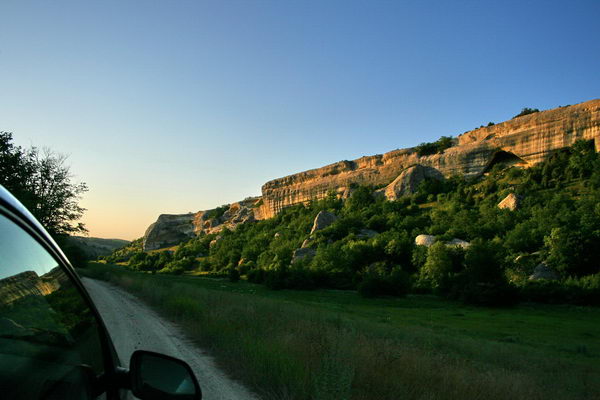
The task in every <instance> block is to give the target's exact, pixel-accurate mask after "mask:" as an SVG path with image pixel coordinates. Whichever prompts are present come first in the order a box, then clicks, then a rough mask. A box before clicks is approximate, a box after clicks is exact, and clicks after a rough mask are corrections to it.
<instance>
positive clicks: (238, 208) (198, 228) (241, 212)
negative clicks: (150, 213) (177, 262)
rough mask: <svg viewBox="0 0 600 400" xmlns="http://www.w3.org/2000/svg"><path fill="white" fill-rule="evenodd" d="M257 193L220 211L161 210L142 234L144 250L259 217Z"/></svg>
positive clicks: (157, 247)
mask: <svg viewBox="0 0 600 400" xmlns="http://www.w3.org/2000/svg"><path fill="white" fill-rule="evenodd" d="M260 201H261V198H260V197H249V198H247V199H245V200H242V201H239V202H236V203H233V204H230V205H229V206H228V208H227V210H225V211H224V212H223V213H222V214H221V213H220V212H219V209H212V210H206V211H198V212H197V213H188V214H177V215H172V214H162V215H160V216H159V217H158V219H157V220H156V222H155V223H153V224H152V225H150V226H149V227H148V229H147V230H146V233H145V235H144V245H143V248H144V250H145V251H148V250H156V249H160V248H163V247H169V246H173V245H175V244H178V243H181V242H182V241H185V240H188V239H191V238H193V237H194V236H196V235H199V234H200V233H217V232H220V231H221V230H222V229H224V228H228V229H234V228H235V227H236V226H237V225H239V224H242V223H245V222H251V221H255V220H257V219H262V218H263V216H262V214H261V208H260Z"/></svg>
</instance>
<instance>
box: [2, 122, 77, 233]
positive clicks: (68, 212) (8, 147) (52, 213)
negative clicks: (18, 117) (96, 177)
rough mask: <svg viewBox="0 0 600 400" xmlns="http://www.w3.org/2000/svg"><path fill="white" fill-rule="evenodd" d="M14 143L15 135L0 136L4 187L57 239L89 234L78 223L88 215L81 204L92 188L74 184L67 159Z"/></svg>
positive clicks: (44, 150) (5, 133)
mask: <svg viewBox="0 0 600 400" xmlns="http://www.w3.org/2000/svg"><path fill="white" fill-rule="evenodd" d="M12 139H13V138H12V133H9V132H0V184H2V185H3V186H4V187H5V188H6V189H8V190H9V191H11V192H12V193H13V195H15V196H16V197H17V198H18V199H19V200H20V201H21V202H22V203H23V205H25V207H27V208H28V209H29V211H31V213H32V214H33V215H34V216H35V217H36V218H37V219H38V220H39V221H40V222H41V223H42V225H44V227H45V228H46V229H47V230H48V231H49V232H50V233H51V234H52V235H53V236H57V235H68V234H73V233H84V232H87V230H86V228H85V226H84V225H83V224H82V223H81V222H78V220H79V219H81V217H82V216H83V213H84V212H85V209H84V208H83V207H81V206H79V200H80V198H81V195H82V194H83V193H85V192H87V190H88V188H87V185H86V184H85V183H83V182H78V183H77V182H73V174H71V171H70V168H69V166H68V165H66V160H67V157H66V156H65V155H62V154H57V153H54V152H53V151H51V150H49V149H43V150H40V149H38V148H37V147H31V148H29V149H23V148H22V147H20V146H15V145H14V144H13V143H12Z"/></svg>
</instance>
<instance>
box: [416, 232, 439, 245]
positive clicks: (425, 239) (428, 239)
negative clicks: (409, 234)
mask: <svg viewBox="0 0 600 400" xmlns="http://www.w3.org/2000/svg"><path fill="white" fill-rule="evenodd" d="M434 243H435V236H433V235H419V236H417V237H416V238H415V244H416V245H417V246H427V247H429V246H431V245H432V244H434Z"/></svg>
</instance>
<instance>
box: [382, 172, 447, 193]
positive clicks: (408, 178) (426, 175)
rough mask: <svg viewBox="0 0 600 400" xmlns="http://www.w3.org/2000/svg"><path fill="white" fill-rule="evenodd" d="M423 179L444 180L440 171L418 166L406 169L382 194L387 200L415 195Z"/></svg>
mask: <svg viewBox="0 0 600 400" xmlns="http://www.w3.org/2000/svg"><path fill="white" fill-rule="evenodd" d="M425 179H437V180H442V179H444V175H442V173H441V172H440V171H438V170H437V169H435V168H432V167H426V166H423V165H420V164H417V165H413V166H412V167H408V168H407V169H405V170H404V171H402V172H401V173H400V175H398V177H397V178H396V179H394V180H393V181H392V183H390V184H389V185H387V186H386V187H385V190H384V194H385V198H386V199H388V200H397V199H399V198H400V197H402V196H406V195H407V194H413V193H416V191H417V188H418V187H419V184H420V183H421V182H423V181H424V180H425Z"/></svg>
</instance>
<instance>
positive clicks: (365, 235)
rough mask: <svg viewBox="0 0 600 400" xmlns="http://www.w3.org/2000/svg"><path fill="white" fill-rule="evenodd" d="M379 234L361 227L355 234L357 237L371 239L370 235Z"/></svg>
mask: <svg viewBox="0 0 600 400" xmlns="http://www.w3.org/2000/svg"><path fill="white" fill-rule="evenodd" d="M377 235H379V232H376V231H374V230H372V229H361V230H360V231H359V232H358V235H356V236H357V237H358V238H359V239H371V238H372V237H375V236H377Z"/></svg>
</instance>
